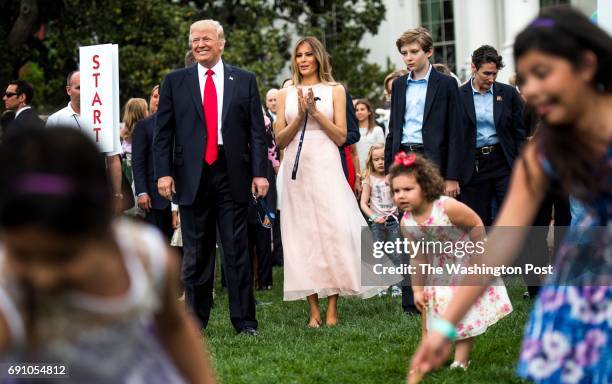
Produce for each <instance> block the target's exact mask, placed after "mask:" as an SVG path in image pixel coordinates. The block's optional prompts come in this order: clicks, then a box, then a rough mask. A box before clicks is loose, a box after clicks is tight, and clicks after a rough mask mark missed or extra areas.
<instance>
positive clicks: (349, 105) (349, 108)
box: [343, 92, 361, 147]
mask: <svg viewBox="0 0 612 384" xmlns="http://www.w3.org/2000/svg"><path fill="white" fill-rule="evenodd" d="M360 138H361V134H360V133H359V122H358V121H357V116H356V115H355V108H354V107H353V99H352V98H351V95H349V93H348V92H346V141H345V142H344V145H343V147H346V146H347V145H352V144H355V143H356V142H358V141H359V139H360Z"/></svg>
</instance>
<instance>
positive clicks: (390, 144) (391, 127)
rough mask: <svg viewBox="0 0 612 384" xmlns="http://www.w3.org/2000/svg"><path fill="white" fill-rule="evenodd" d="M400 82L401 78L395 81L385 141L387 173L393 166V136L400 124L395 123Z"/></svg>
mask: <svg viewBox="0 0 612 384" xmlns="http://www.w3.org/2000/svg"><path fill="white" fill-rule="evenodd" d="M398 82H399V78H397V79H395V80H393V88H392V90H391V110H390V111H389V127H388V133H387V139H386V140H385V173H388V172H389V167H390V166H391V161H392V159H393V153H391V152H392V151H393V134H394V133H395V125H396V124H399V123H398V122H396V121H395V113H394V111H395V108H397V105H396V103H397V102H398V101H397V100H398V99H397V97H398V96H397V92H396V90H397V84H398Z"/></svg>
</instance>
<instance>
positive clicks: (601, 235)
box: [517, 147, 612, 384]
mask: <svg viewBox="0 0 612 384" xmlns="http://www.w3.org/2000/svg"><path fill="white" fill-rule="evenodd" d="M604 161H605V162H607V164H608V169H609V168H610V167H611V166H612V147H609V148H608V152H607V155H606V157H605V160H604ZM541 164H542V167H543V169H544V170H545V171H546V173H547V174H548V175H549V176H550V177H551V178H552V179H553V180H554V179H556V176H555V172H554V170H553V169H552V167H550V163H549V162H548V161H547V160H546V159H545V158H544V157H541ZM598 178H600V179H601V180H606V183H607V186H608V188H609V186H610V185H611V184H610V182H611V181H612V180H611V179H612V175H610V174H603V175H599V177H598ZM585 208H586V211H585V212H583V214H582V215H581V217H578V218H576V221H577V223H578V224H577V225H576V226H572V227H571V228H570V229H569V231H568V233H567V235H566V238H565V240H564V244H563V245H562V246H561V248H560V249H559V253H558V256H557V262H556V265H555V267H554V271H555V273H554V274H553V275H552V276H551V277H550V278H549V279H548V281H547V282H546V284H545V285H544V286H543V287H542V289H541V291H540V294H539V296H538V298H537V300H536V302H535V304H534V308H533V311H532V312H531V316H530V319H529V323H528V325H527V328H526V330H525V335H524V338H523V344H522V349H521V356H520V359H519V365H518V369H517V373H518V375H519V376H521V377H524V378H529V379H531V380H533V381H535V382H537V383H580V384H582V383H601V384H604V383H606V384H607V383H612V358H611V357H610V356H611V355H612V332H611V328H612V288H611V287H610V283H611V281H612V247H611V241H612V236H611V234H612V227H611V225H610V224H611V220H610V214H611V213H612V200H611V196H610V194H609V193H601V194H598V195H597V196H593V197H592V199H591V201H590V202H587V203H586V204H585Z"/></svg>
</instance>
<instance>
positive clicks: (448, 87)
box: [385, 68, 464, 181]
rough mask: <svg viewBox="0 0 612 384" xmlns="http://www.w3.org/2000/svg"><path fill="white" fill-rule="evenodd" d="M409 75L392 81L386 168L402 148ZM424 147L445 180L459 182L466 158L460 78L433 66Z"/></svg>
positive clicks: (427, 100)
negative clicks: (455, 77) (457, 79)
mask: <svg viewBox="0 0 612 384" xmlns="http://www.w3.org/2000/svg"><path fill="white" fill-rule="evenodd" d="M407 79H408V75H407V74H406V75H404V76H402V77H399V78H397V79H395V81H393V90H392V92H391V118H390V120H389V135H388V136H387V141H386V145H385V171H388V170H389V166H390V165H391V162H392V161H393V157H394V156H395V154H396V153H397V152H399V150H400V144H401V141H402V136H403V132H402V131H403V129H404V115H405V112H406V91H407V84H406V80H407ZM422 132H423V146H424V147H425V155H426V156H427V157H428V158H429V159H430V160H431V161H433V162H434V163H435V164H436V165H437V166H438V167H439V168H440V173H441V174H442V177H444V179H445V180H456V181H459V179H460V175H461V160H462V157H463V148H461V145H462V144H463V143H464V140H463V129H462V126H461V105H460V101H459V88H458V86H457V81H456V80H455V79H454V78H453V77H451V76H447V75H445V74H442V73H440V72H438V71H436V70H435V69H434V68H432V69H431V74H430V75H429V81H428V83H427V94H426V96H425V110H424V113H423V131H422Z"/></svg>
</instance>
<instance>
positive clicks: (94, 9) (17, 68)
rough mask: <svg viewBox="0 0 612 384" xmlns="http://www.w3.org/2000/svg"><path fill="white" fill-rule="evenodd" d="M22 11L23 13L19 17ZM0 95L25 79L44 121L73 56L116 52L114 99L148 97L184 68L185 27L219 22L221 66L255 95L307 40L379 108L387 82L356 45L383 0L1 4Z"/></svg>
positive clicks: (378, 15)
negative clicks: (249, 79) (112, 47)
mask: <svg viewBox="0 0 612 384" xmlns="http://www.w3.org/2000/svg"><path fill="white" fill-rule="evenodd" d="M26 11H28V12H26ZM0 13H1V14H2V15H1V16H0V34H1V35H2V36H7V37H8V38H7V39H4V38H3V42H2V45H5V47H4V49H0V86H1V87H5V85H6V82H7V81H8V80H9V79H10V78H15V77H22V78H26V79H28V80H29V81H31V82H32V83H33V84H34V86H35V89H36V96H35V100H34V104H35V105H37V106H38V107H39V109H41V110H42V111H44V112H52V111H53V110H54V109H57V108H58V107H59V106H62V105H63V104H64V103H65V102H66V100H67V97H66V95H65V93H64V91H63V89H64V86H65V81H66V79H65V77H66V74H67V73H68V72H70V71H72V70H74V69H76V68H77V65H78V47H79V46H84V45H91V44H102V43H115V44H119V63H120V85H119V87H120V93H121V99H122V100H121V101H122V103H124V102H125V101H126V100H127V99H128V98H130V97H147V95H148V93H149V91H150V89H151V88H152V86H153V85H155V84H157V83H159V82H160V81H161V80H162V78H163V76H164V75H165V74H166V73H168V72H169V71H171V70H173V69H176V68H180V67H182V66H183V60H184V56H185V52H186V51H187V50H188V37H187V36H188V30H189V25H190V24H191V23H192V22H193V21H195V20H198V19H203V18H213V19H216V20H219V21H220V22H221V24H222V25H223V26H224V29H225V33H226V40H227V43H226V48H225V53H224V60H225V61H226V62H228V63H232V64H235V65H237V66H240V67H243V68H245V69H248V70H250V71H252V72H254V73H255V74H256V75H257V79H258V82H259V87H260V91H261V92H262V94H263V92H265V90H266V89H268V88H271V87H278V86H279V84H278V77H279V75H280V74H281V73H282V72H283V71H286V70H287V69H288V68H289V60H290V55H291V53H290V50H291V48H292V47H291V44H292V39H293V38H294V37H295V36H304V35H314V36H317V37H318V38H319V39H321V41H323V42H324V43H325V45H326V47H327V49H328V51H329V52H330V53H331V55H332V61H333V67H334V77H335V78H336V79H337V80H339V81H342V82H343V83H345V84H347V85H348V87H349V89H350V91H351V93H352V94H353V95H355V96H362V97H369V98H371V99H377V98H378V97H379V96H380V95H381V93H382V92H381V91H382V80H383V77H384V73H383V72H382V71H381V68H380V67H379V66H378V65H376V64H371V63H368V62H367V60H366V58H367V54H368V51H367V50H366V49H365V48H363V47H362V46H360V43H359V42H360V41H361V38H362V37H363V35H364V34H365V33H376V31H377V28H378V25H379V23H380V21H381V20H382V19H383V18H384V13H385V10H384V6H383V4H382V0H361V1H357V2H353V1H344V0H307V1H288V0H276V1H262V0H215V1H210V0H209V1H202V0H199V1H198V0H196V1H187V0H184V1H180V0H132V1H120V0H50V1H42V0H38V1H36V0H22V1H6V0H0Z"/></svg>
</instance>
